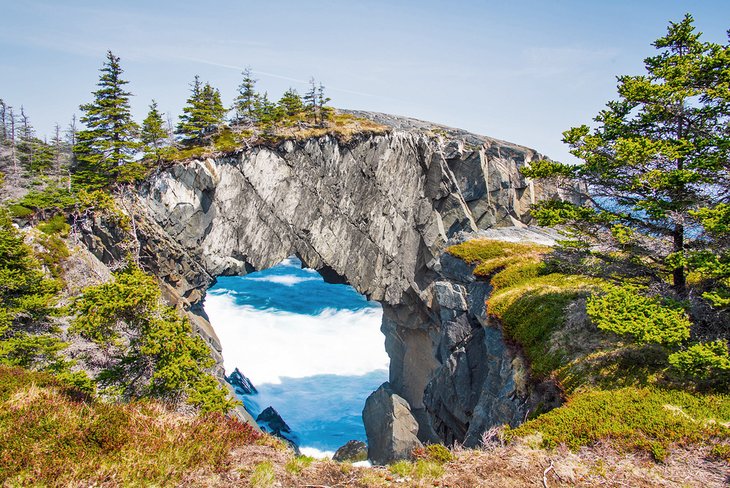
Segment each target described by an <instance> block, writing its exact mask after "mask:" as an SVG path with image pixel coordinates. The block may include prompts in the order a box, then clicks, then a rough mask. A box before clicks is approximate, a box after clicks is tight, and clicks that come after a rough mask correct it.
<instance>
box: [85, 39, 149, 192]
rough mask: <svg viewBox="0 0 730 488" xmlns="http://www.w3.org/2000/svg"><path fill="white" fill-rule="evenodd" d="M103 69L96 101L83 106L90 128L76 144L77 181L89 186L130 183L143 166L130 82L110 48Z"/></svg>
mask: <svg viewBox="0 0 730 488" xmlns="http://www.w3.org/2000/svg"><path fill="white" fill-rule="evenodd" d="M100 71H101V76H100V77H99V83H98V84H97V86H98V87H99V89H98V90H96V91H94V92H93V95H94V100H93V101H92V102H91V103H87V104H84V105H81V107H80V108H81V110H82V112H84V115H82V116H81V122H82V123H83V124H84V125H85V126H86V127H85V129H84V130H81V131H79V132H78V133H77V135H76V138H77V142H76V145H75V146H74V154H75V156H76V162H77V164H76V168H75V171H74V175H73V181H74V183H75V184H77V185H80V186H83V187H88V188H100V187H103V186H107V185H109V184H111V183H113V182H115V181H122V182H127V181H131V180H133V179H135V178H136V177H138V176H139V175H140V174H139V173H140V167H139V165H138V164H137V163H134V155H135V153H136V151H137V148H138V147H139V145H138V143H137V141H136V136H137V132H138V130H139V127H138V126H137V124H136V123H135V122H134V121H133V120H132V115H131V113H130V107H129V97H130V96H131V95H132V94H131V93H130V92H128V91H125V89H124V85H126V84H127V83H129V82H128V81H126V80H124V79H122V77H121V76H122V73H123V70H122V68H121V66H120V64H119V58H118V57H117V56H115V55H114V54H113V53H112V52H111V51H107V54H106V61H105V62H104V65H103V66H102V68H101V70H100Z"/></svg>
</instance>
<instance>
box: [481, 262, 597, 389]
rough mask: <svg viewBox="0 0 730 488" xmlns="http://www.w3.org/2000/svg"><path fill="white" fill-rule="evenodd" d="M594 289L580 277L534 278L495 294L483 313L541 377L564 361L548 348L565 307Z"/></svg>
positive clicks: (593, 282)
mask: <svg viewBox="0 0 730 488" xmlns="http://www.w3.org/2000/svg"><path fill="white" fill-rule="evenodd" d="M596 286H598V282H597V280H593V279H590V278H586V277H582V276H568V275H562V274H550V275H546V276H538V277H535V278H534V279H530V280H527V281H523V282H520V283H519V284H518V285H517V286H512V287H507V288H502V289H498V290H496V291H495V292H493V293H492V296H490V297H489V300H488V302H487V309H488V310H489V313H490V314H491V315H494V316H495V317H497V318H499V320H500V322H501V324H502V327H503V329H504V332H505V333H506V334H507V336H509V337H510V338H512V339H513V340H515V341H516V342H517V343H519V344H520V346H522V350H523V352H524V353H525V355H526V356H527V358H528V359H529V361H530V365H531V367H532V373H533V375H534V376H536V377H545V376H547V375H549V374H550V373H551V372H552V371H553V370H555V369H556V368H558V367H559V366H561V365H562V364H563V363H564V361H565V359H566V355H565V353H564V352H563V351H560V350H554V349H552V348H551V344H550V340H549V339H550V336H551V334H552V333H553V332H555V331H556V330H557V329H559V328H560V327H562V326H563V325H564V323H565V310H566V308H567V306H568V305H569V304H570V303H571V302H573V301H575V300H576V299H578V298H581V297H585V296H587V295H588V294H589V293H590V292H591V290H592V289H594V288H595V287H596Z"/></svg>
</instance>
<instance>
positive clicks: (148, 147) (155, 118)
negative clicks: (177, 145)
mask: <svg viewBox="0 0 730 488" xmlns="http://www.w3.org/2000/svg"><path fill="white" fill-rule="evenodd" d="M162 115H163V114H161V113H160V112H159V111H158V110H157V102H156V101H154V100H152V104H151V105H150V111H149V112H148V113H147V117H146V118H145V119H144V120H143V121H142V143H143V144H144V145H145V156H146V157H149V158H153V159H154V160H155V161H157V162H159V161H160V157H161V154H162V149H163V146H164V144H165V141H166V140H167V137H168V134H167V130H165V121H164V120H163V119H162Z"/></svg>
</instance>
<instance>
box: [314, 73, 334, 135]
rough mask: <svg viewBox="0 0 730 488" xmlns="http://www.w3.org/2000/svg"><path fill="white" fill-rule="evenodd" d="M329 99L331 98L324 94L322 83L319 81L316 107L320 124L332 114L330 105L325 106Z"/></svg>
mask: <svg viewBox="0 0 730 488" xmlns="http://www.w3.org/2000/svg"><path fill="white" fill-rule="evenodd" d="M330 100H331V98H329V97H328V96H326V95H325V94H324V85H323V84H322V83H320V84H319V87H318V88H317V107H318V112H319V123H320V125H324V122H325V120H328V119H329V118H330V116H331V114H332V109H331V107H327V103H328V102H329V101H330Z"/></svg>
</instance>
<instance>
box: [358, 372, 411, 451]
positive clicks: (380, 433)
mask: <svg viewBox="0 0 730 488" xmlns="http://www.w3.org/2000/svg"><path fill="white" fill-rule="evenodd" d="M362 418H363V423H364V424H365V432H366V434H367V436H368V459H370V460H371V461H372V462H373V463H374V464H381V465H382V464H388V463H390V462H393V461H397V460H399V459H410V458H411V457H412V453H413V449H415V448H417V447H422V446H423V444H421V441H419V440H418V437H416V435H417V434H418V422H416V419H415V418H414V417H413V415H412V414H411V408H410V406H409V405H408V402H407V401H405V400H404V399H403V398H401V397H400V396H398V395H396V394H395V393H393V390H392V389H391V388H390V384H389V383H387V382H386V383H383V384H382V385H380V388H378V389H377V390H376V391H375V392H374V393H372V394H371V395H370V396H369V397H368V399H367V400H366V401H365V409H364V410H363V412H362Z"/></svg>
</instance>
